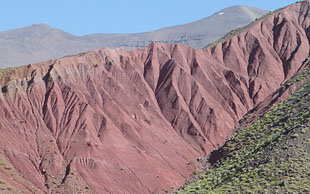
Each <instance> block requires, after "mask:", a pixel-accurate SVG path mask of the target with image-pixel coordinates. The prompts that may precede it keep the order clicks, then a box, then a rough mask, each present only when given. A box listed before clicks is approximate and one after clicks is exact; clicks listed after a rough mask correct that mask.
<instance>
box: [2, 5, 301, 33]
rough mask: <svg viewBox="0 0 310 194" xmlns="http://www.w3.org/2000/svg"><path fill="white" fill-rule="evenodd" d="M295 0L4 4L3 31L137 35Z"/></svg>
mask: <svg viewBox="0 0 310 194" xmlns="http://www.w3.org/2000/svg"><path fill="white" fill-rule="evenodd" d="M295 2H296V0H247V1H246V0H26V1H24V0H5V1H2V2H1V6H0V18H1V19H0V21H1V23H0V24H1V25H0V31H4V30H9V29H15V28H19V27H24V26H28V25H32V24H38V23H46V24H49V25H51V26H53V27H57V28H60V29H62V30H64V31H67V32H69V33H72V34H74V35H85V34H90V33H134V32H145V31H151V30H156V29H159V28H163V27H168V26H172V25H178V24H184V23H187V22H191V21H195V20H198V19H202V18H204V17H207V16H209V15H211V14H213V13H215V12H217V11H219V10H221V9H224V8H226V7H229V6H233V5H250V6H254V7H258V8H261V9H266V10H274V9H277V8H280V7H283V6H286V5H289V4H292V3H295Z"/></svg>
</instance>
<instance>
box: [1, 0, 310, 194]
mask: <svg viewBox="0 0 310 194" xmlns="http://www.w3.org/2000/svg"><path fill="white" fill-rule="evenodd" d="M309 8H310V3H309V1H305V2H300V3H297V4H294V5H292V6H290V7H288V8H285V9H284V10H281V11H280V12H278V13H275V14H273V15H271V16H268V17H267V18H265V19H264V20H262V21H259V22H257V23H256V24H255V25H254V26H252V27H251V28H250V29H248V30H247V31H244V32H242V33H240V34H239V35H238V36H235V37H233V38H232V39H230V40H227V41H224V42H222V43H220V44H218V45H216V46H215V47H212V48H207V49H205V50H196V49H193V48H190V47H187V46H182V45H167V44H157V43H153V44H151V45H149V46H148V47H146V48H145V49H139V50H134V51H130V52H127V51H124V50H122V49H117V50H111V49H101V50H97V51H93V52H89V53H85V54H81V55H79V56H69V57H65V58H61V59H57V60H53V61H48V62H45V63H38V64H32V65H29V66H27V67H23V68H20V69H17V70H16V71H14V72H12V73H10V74H7V75H3V76H1V85H2V92H1V93H0V107H1V109H0V115H1V117H0V138H1V142H0V148H1V151H2V152H1V157H2V158H0V159H1V160H2V162H3V163H4V164H3V165H4V166H6V167H8V166H12V167H13V168H12V169H10V170H8V169H7V168H3V167H1V169H0V178H1V179H4V180H5V181H6V183H5V184H4V186H1V187H3V188H4V187H5V186H6V185H12V186H13V187H14V188H15V189H16V190H24V191H26V192H29V193H31V192H44V193H53V192H57V191H58V192H67V193H70V192H71V193H77V192H78V191H79V192H85V193H87V192H90V193H153V192H163V191H165V190H168V191H170V190H172V189H173V188H176V187H178V186H180V185H182V184H183V183H184V182H185V180H186V179H187V178H189V177H190V174H191V173H192V172H193V171H194V168H195V163H196V159H197V158H198V157H199V156H201V155H203V154H208V153H210V152H211V151H213V150H214V149H216V148H218V146H219V145H221V144H223V143H224V142H225V140H226V139H227V138H228V137H229V136H230V135H231V133H232V130H233V128H234V125H235V124H236V122H237V121H238V120H239V119H240V118H241V117H242V116H243V115H244V114H245V113H246V112H247V111H249V110H250V109H251V108H253V107H254V106H255V105H256V104H258V103H259V102H261V101H262V100H264V99H265V98H266V97H267V96H269V95H271V94H272V93H273V92H274V91H275V90H276V89H278V88H279V87H280V85H281V83H283V82H284V81H285V80H287V79H289V78H290V77H291V76H293V75H294V74H295V73H296V72H297V71H298V70H299V69H300V68H302V64H303V62H304V61H305V60H306V59H307V57H308V55H309V42H308V40H309V39H308V38H307V37H308V35H309V33H310V30H309V26H310V25H309V24H310V23H309V22H310V20H309V16H308V14H309ZM35 190H36V191H35Z"/></svg>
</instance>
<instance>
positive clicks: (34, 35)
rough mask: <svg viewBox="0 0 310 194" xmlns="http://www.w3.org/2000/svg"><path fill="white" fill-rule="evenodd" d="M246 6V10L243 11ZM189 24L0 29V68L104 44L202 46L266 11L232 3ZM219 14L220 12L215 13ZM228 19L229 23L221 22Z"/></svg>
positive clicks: (114, 46)
mask: <svg viewBox="0 0 310 194" xmlns="http://www.w3.org/2000/svg"><path fill="white" fill-rule="evenodd" d="M244 9H246V10H247V11H244ZM222 12H225V14H227V17H226V15H225V14H223V15H219V14H213V15H212V16H209V17H207V18H204V19H201V20H198V21H195V22H190V23H188V24H183V25H177V26H174V27H167V28H163V29H159V30H155V31H151V32H144V33H133V34H90V35H84V36H74V35H72V34H70V33H67V32H64V31H62V30H60V29H57V28H53V27H50V26H48V25H46V24H36V25H32V26H28V27H23V28H20V29H16V30H10V31H4V32H0V45H1V46H0V67H2V68H3V67H9V66H17V65H25V64H30V63H35V62H39V61H46V60H50V59H54V58H59V57H63V56H66V55H72V54H77V53H81V52H85V51H89V50H94V49H99V48H103V47H110V48H118V47H124V48H125V49H127V50H128V49H129V50H130V49H134V48H143V47H145V46H147V45H148V44H149V43H151V42H152V41H161V42H166V43H181V44H187V45H191V46H194V47H197V48H202V47H204V46H205V45H207V44H208V43H210V42H213V41H215V40H217V39H219V38H220V37H221V36H223V35H224V34H225V33H226V32H228V31H230V30H232V29H234V28H237V27H241V26H243V25H246V24H248V23H250V22H251V21H252V19H251V18H250V17H249V16H248V12H253V13H254V14H256V15H257V16H261V15H263V14H265V13H267V11H264V10H260V9H257V8H253V7H245V6H235V7H231V8H226V9H224V10H222ZM218 13H219V12H218ZM225 22H227V23H228V24H225V25H224V23H225Z"/></svg>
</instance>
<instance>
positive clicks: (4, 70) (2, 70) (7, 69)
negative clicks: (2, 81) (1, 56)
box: [0, 67, 16, 75]
mask: <svg viewBox="0 0 310 194" xmlns="http://www.w3.org/2000/svg"><path fill="white" fill-rule="evenodd" d="M14 69H16V67H8V68H4V69H0V75H1V74H4V73H8V72H10V71H13V70H14Z"/></svg>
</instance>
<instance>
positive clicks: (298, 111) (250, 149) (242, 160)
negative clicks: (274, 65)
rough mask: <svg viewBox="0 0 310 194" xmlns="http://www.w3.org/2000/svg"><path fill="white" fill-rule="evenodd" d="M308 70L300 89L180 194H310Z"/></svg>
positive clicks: (230, 143) (235, 141) (230, 142)
mask: <svg viewBox="0 0 310 194" xmlns="http://www.w3.org/2000/svg"><path fill="white" fill-rule="evenodd" d="M309 76H310V69H309V68H307V69H306V70H304V71H303V72H302V73H301V74H300V75H299V76H297V77H295V78H294V79H292V80H290V81H288V82H287V83H286V84H285V85H283V86H282V87H283V88H284V89H285V88H288V87H289V86H290V85H292V84H294V83H296V82H303V84H302V85H301V87H300V88H299V89H298V90H297V91H296V92H295V93H294V94H293V95H291V96H290V97H289V98H288V99H287V100H285V101H283V102H281V103H280V104H279V105H278V106H275V107H273V108H271V109H270V110H269V111H268V112H267V113H265V114H264V116H262V117H261V118H259V119H258V120H257V121H256V122H254V123H253V124H252V125H250V126H249V127H247V128H244V129H240V130H238V131H236V133H235V135H234V136H233V137H232V138H231V139H230V140H228V141H227V142H226V143H225V145H224V146H223V147H222V148H221V152H222V153H221V154H222V155H223V157H222V158H221V159H220V160H219V161H217V162H215V163H214V164H213V165H212V166H211V167H209V168H208V169H207V170H206V173H205V174H203V175H200V178H199V180H198V181H197V182H195V183H191V184H188V185H187V186H185V187H184V189H183V190H182V191H179V193H310V79H309Z"/></svg>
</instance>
